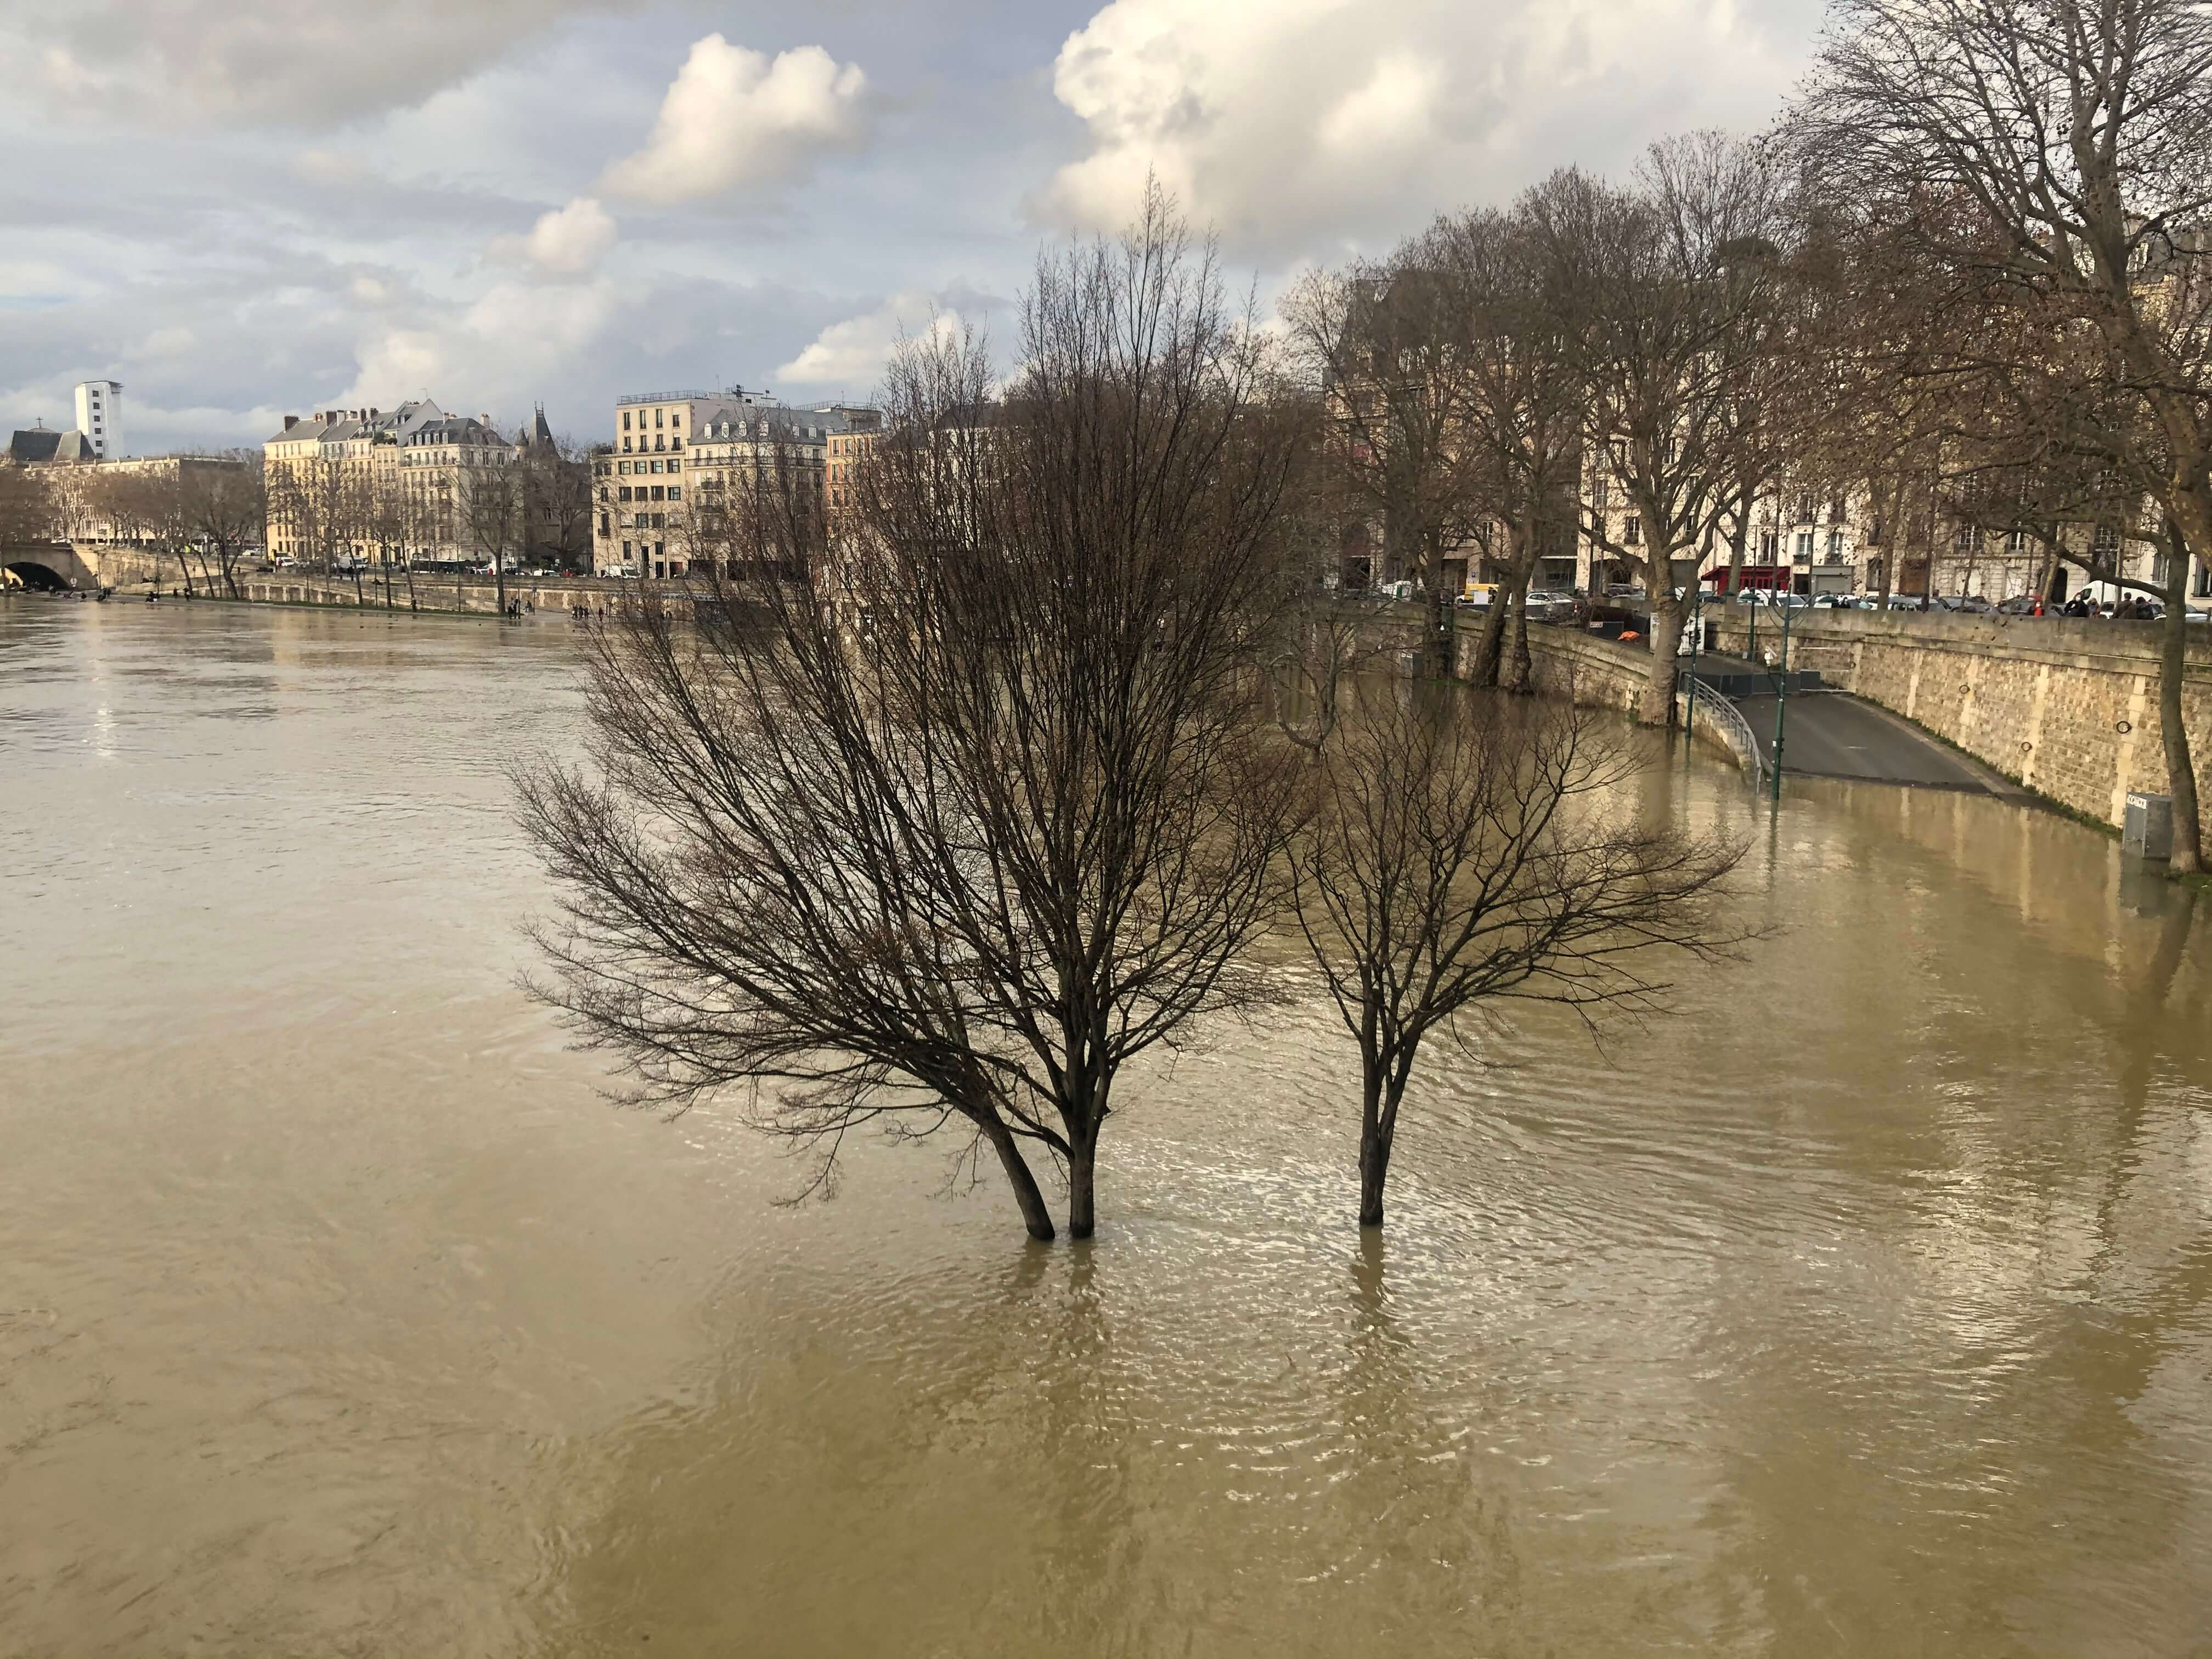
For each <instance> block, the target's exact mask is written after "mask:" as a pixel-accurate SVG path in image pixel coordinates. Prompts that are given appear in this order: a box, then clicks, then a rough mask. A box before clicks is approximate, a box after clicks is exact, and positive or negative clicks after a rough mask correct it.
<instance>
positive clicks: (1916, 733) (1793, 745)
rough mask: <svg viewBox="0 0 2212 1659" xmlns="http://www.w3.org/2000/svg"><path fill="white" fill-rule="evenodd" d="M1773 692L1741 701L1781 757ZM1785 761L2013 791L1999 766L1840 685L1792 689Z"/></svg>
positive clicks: (1832, 772) (1766, 748) (1897, 779)
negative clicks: (1836, 688)
mask: <svg viewBox="0 0 2212 1659" xmlns="http://www.w3.org/2000/svg"><path fill="white" fill-rule="evenodd" d="M1774 702H1775V700H1774V698H1773V697H1772V696H1756V697H1743V698H1740V699H1738V700H1737V702H1736V707H1737V708H1740V709H1741V710H1742V711H1743V718H1744V720H1745V721H1746V722H1747V724H1748V725H1749V726H1750V727H1751V731H1752V735H1753V737H1755V738H1758V739H1759V759H1760V760H1761V761H1762V762H1764V763H1765V764H1766V765H1768V766H1770V767H1771V766H1772V765H1773V763H1774ZM1782 769H1783V770H1784V772H1802V773H1806V774H1808V775H1813V776H1815V777H1828V778H1861V779H1866V780H1869V781H1875V782H1880V783H1907V784H1917V785H1920V786H1922V787H1927V788H1936V789H1970V790H1975V791H1978V792H1981V793H1990V794H2002V793H2011V786H2009V785H2008V784H2007V783H2006V782H2005V781H2004V780H2003V779H2002V777H2000V776H1999V775H1997V774H1996V773H1995V772H1992V771H1990V769H1988V768H1987V767H1985V766H1983V765H1981V764H1980V763H1978V762H1975V761H1972V760H1969V759H1968V758H1967V757H1966V756H1964V755H1961V754H1960V753H1959V752H1958V750H1954V749H1951V748H1948V747H1947V746H1946V745H1944V744H1940V743H1938V742H1936V739H1935V738H1931V737H1929V736H1928V735H1927V734H1926V733H1925V732H1922V731H1920V730H1919V729H1918V728H1917V727H1916V726H1912V725H1911V724H1909V723H1908V722H1907V721H1905V720H1901V719H1899V717H1898V716H1896V715H1894V714H1891V713H1889V711H1888V710H1887V709H1884V708H1876V707H1875V705H1874V704H1872V703H1870V702H1862V701H1861V700H1860V699H1858V698H1857V697H1854V696H1847V695H1846V694H1844V692H1841V691H1808V692H1803V693H1793V694H1792V695H1791V696H1790V708H1789V723H1788V726H1786V727H1785V729H1784V737H1783V744H1782Z"/></svg>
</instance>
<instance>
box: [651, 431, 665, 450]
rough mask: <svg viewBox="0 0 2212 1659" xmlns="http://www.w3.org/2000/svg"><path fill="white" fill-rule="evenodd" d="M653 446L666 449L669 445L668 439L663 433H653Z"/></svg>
mask: <svg viewBox="0 0 2212 1659" xmlns="http://www.w3.org/2000/svg"><path fill="white" fill-rule="evenodd" d="M653 447H654V448H655V449H665V448H667V447H668V440H667V439H666V438H665V436H663V435H661V434H659V433H658V432H656V433H654V434H653Z"/></svg>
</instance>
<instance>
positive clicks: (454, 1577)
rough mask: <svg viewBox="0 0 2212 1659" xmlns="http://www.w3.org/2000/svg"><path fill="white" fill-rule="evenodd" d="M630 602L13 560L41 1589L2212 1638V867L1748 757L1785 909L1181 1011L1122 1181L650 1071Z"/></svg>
mask: <svg viewBox="0 0 2212 1659" xmlns="http://www.w3.org/2000/svg"><path fill="white" fill-rule="evenodd" d="M567 628H568V624H567V623H565V622H562V623H539V624H537V625H534V626H527V627H520V628H517V627H507V628H502V627H501V626H500V625H499V624H497V623H493V622H490V621H489V620H485V621H480V622H468V621H463V620H459V619H445V618H441V619H435V620H431V619H424V620H420V621H414V620H409V619H405V618H386V617H374V616H371V617H347V616H343V615H340V614H329V613H325V614H316V613H313V612H307V611H274V610H258V609H248V608H246V607H227V606H215V605H204V606H200V607H196V608H191V609H185V608H184V607H181V606H168V605H164V606H161V607H158V608H156V607H150V606H125V605H105V606H93V605H68V604H62V603H58V602H54V601H37V602H22V601H19V602H15V604H14V605H12V606H11V607H9V608H6V609H0V869H4V872H5V873H4V886H0V1653H4V1654H7V1655H9V1656H76V1655H102V1656H142V1655H143V1656H155V1655H161V1656H167V1655H174V1654H190V1653H206V1654H224V1655H228V1654H254V1655H264V1654H302V1655H307V1654H314V1655H325V1654H343V1655H372V1654H374V1655H385V1654H394V1655H400V1654H404V1655H409V1656H430V1655H455V1656H460V1655H468V1656H480V1655H546V1656H553V1655H562V1656H566V1655H602V1654H617V1653H621V1654H634V1653H639V1652H650V1653H654V1654H674V1655H689V1654H702V1655H778V1656H781V1655H801V1656H806V1655H837V1656H849V1655H874V1654H884V1655H898V1656H975V1655H986V1656H987V1655H998V1654H1007V1655H1012V1654H1024V1655H1026V1654H1031V1653H1036V1652H1039V1651H1050V1652H1054V1653H1056V1654H1060V1655H1066V1656H1091V1655H1129V1656H1139V1655H1142V1656H1152V1655H1191V1656H1208V1655H1216V1654H1222V1655H1235V1654H1247V1653H1250V1654H1261V1653H1264V1654H1267V1655H1270V1656H1283V1655H1298V1656H1303V1655H1316V1656H1320V1655H1331V1656H1334V1655H1354V1654H1369V1653H1373V1654H1389V1655H1392V1656H1431V1655H1435V1656H1444V1655H1451V1656H1523V1655H1528V1656H1535V1655H1558V1656H1580V1655H1593V1656H1616V1655H1637V1654H1647V1653H1648V1654H1658V1653H1690V1654H1699V1655H1705V1654H1723V1655H1738V1654H1742V1655H1751V1654H1758V1655H1770V1654H1771V1655H1777V1656H1788V1659H1796V1656H1804V1655H1866V1656H1882V1659H1890V1656H1900V1655H1920V1654H1926V1655H1942V1656H1998V1655H2003V1656H2015V1655H2036V1656H2041V1655H2049V1656H2062V1655H2063V1656H2069V1659H2078V1656H2135V1655H2143V1656H2154V1655H2155V1656H2169V1655H2185V1654H2203V1653H2206V1652H2208V1651H2212V1647H2208V1644H2212V1019H2208V1014H2212V898H2208V899H2205V900H2202V901H2198V900H2195V899H2194V898H2193V896H2192V895H2191V894H2190V893H2188V892H2187V891H2176V890H2170V889H2169V888H2168V887H2167V886H2166V884H2162V883H2160V882H2158V881H2156V880H2155V879H2150V878H2143V877H2142V876H2141V875H2140V874H2139V873H2136V872H2131V871H2130V869H2129V868H2128V867H2127V866H2124V864H2123V862H2122V860H2121V858H2120V855H2119V854H2118V849H2117V848H2116V847H2115V846H2114V845H2113V843H2112V842H2108V841H2106V839H2104V838H2102V837H2100V836H2097V835H2094V834H2093V833H2091V832H2089V831H2087V830H2085V829H2081V828H2079V827H2078V826H2075V825H2073V824H2070V823H2066V822H2064V821H2063V820H2060V819H2058V818H2057V817H2051V816H2048V815H2045V814H2041V813H2038V812H2034V811H2027V810H2023V809H2021V808H2020V807H2018V806H2016V805H2010V804H2008V803H2004V802H2000V801H1996V800H1992V799H1986V798H1982V797H1977V796H1970V795H1964V794H1952V793H1913V792H1906V791H1903V790H1899V789H1894V788H1887V787H1880V786H1873V785H1863V786H1852V785H1846V784H1838V783H1828V784H1823V783H1815V782H1796V781H1793V782H1792V784H1791V786H1790V798H1789V799H1786V800H1785V801H1784V805H1783V808H1782V811H1781V813H1780V815H1779V817H1778V820H1775V821H1771V822H1770V821H1769V820H1768V819H1767V817H1765V813H1764V811H1763V808H1761V807H1759V806H1756V805H1754V804H1753V802H1752V801H1751V800H1750V799H1748V798H1747V793H1746V791H1745V789H1744V787H1743V785H1742V783H1741V781H1740V780H1738V779H1737V778H1736V777H1735V775H1733V774H1732V773H1729V772H1727V771H1725V770H1723V769H1719V768H1717V767H1714V766H1710V765H1708V764H1706V763H1704V762H1702V761H1700V762H1698V763H1695V764H1694V765H1692V766H1690V767H1688V768H1686V769H1684V768H1681V767H1680V763H1678V768H1677V769H1676V770H1675V771H1674V773H1672V774H1670V775H1669V776H1668V781H1666V782H1664V783H1663V784H1662V785H1660V786H1657V787H1659V788H1660V790H1661V792H1662V795H1661V801H1662V806H1663V807H1664V809H1665V810H1670V811H1679V812H1680V813H1682V814H1684V815H1685V816H1686V817H1689V818H1692V819H1694V820H1700V821H1702V820H1705V819H1710V818H1712V817H1720V818H1722V819H1723V820H1725V821H1727V822H1729V823H1735V824H1738V825H1740V826H1741V828H1743V829H1745V830H1747V832H1750V833H1752V834H1753V836H1754V850H1753V854H1752V857H1751V859H1750V860H1749V862H1748V865H1747V869H1746V871H1745V873H1744V876H1743V878H1742V882H1741V888H1742V891H1741V897H1740V899H1739V900H1738V902H1739V903H1740V905H1741V910H1742V913H1743V915H1744V916H1745V918H1746V919H1755V920H1758V921H1763V922H1766V923H1771V925H1772V926H1773V927H1774V929H1775V931H1774V932H1773V933H1772V934H1771V937H1769V938H1768V939H1765V940H1764V941H1762V942H1761V943H1759V945H1756V946H1754V947H1753V950H1752V951H1751V952H1750V954H1749V956H1748V957H1747V960H1745V961H1744V962H1742V963H1740V964H1736V965H1733V966H1729V967H1727V968H1724V969H1720V970H1717V971H1715V972H1712V973H1710V974H1700V975H1698V976H1696V978H1695V979H1694V980H1693V981H1692V982H1691V983H1688V984H1686V986H1685V987H1683V989H1682V991H1681V993H1680V1005H1681V1007H1682V1010H1683V1012H1682V1015H1681V1017H1680V1018H1677V1019H1674V1020H1673V1021H1671V1022H1668V1023H1665V1024H1659V1025H1656V1026H1654V1027H1652V1028H1651V1029H1650V1030H1645V1031H1640V1032H1639V1031H1636V1030H1619V1031H1614V1032H1612V1033H1610V1034H1609V1036H1608V1040H1607V1044H1606V1047H1605V1048H1604V1050H1603V1051H1601V1050H1600V1049H1599V1048H1595V1047H1594V1046H1593V1045H1592V1043H1591V1042H1589V1039H1588V1038H1587V1037H1585V1036H1583V1034H1582V1033H1581V1032H1580V1030H1579V1029H1578V1028H1575V1027H1572V1026H1571V1025H1570V1024H1566V1023H1565V1022H1562V1021H1560V1020H1558V1019H1554V1018H1547V1017H1545V1016H1544V1015H1543V1013H1542V1012H1541V1011H1538V1012H1533V1013H1527V1012H1524V1013H1522V1014H1521V1015H1518V1016H1516V1018H1515V1020H1514V1021H1513V1023H1512V1024H1511V1025H1510V1027H1509V1028H1508V1029H1507V1030H1504V1031H1502V1032H1501V1033H1499V1034H1498V1036H1497V1037H1496V1038H1495V1039H1494V1040H1493V1041H1492V1042H1489V1043H1488V1044H1487V1046H1486V1049H1485V1051H1484V1054H1483V1055H1482V1058H1481V1060H1480V1063H1477V1062H1475V1061H1474V1060H1468V1059H1465V1058H1461V1057H1458V1056H1455V1055H1454V1056H1443V1057H1439V1060H1438V1061H1437V1064H1436V1065H1435V1066H1434V1067H1433V1068H1432V1069H1431V1071H1430V1072H1429V1073H1427V1074H1426V1076H1425V1078H1423V1079H1419V1080H1418V1081H1417V1084H1416V1090H1415V1097H1414V1099H1413V1101H1412V1102H1410V1103H1409V1105H1408V1117H1407V1122H1406V1123H1405V1125H1404V1127H1402V1128H1401V1134H1400V1138H1399V1151H1398V1155H1397V1160H1396V1167H1395V1170H1394V1178H1393V1183H1392V1204H1391V1212H1390V1213H1391V1221H1390V1225H1389V1229H1388V1231H1387V1235H1386V1236H1385V1237H1383V1238H1382V1239H1381V1240H1379V1241H1376V1240H1374V1239H1372V1238H1369V1239H1363V1238H1362V1237H1360V1236H1359V1233H1358V1230H1357V1229H1356V1228H1355V1227H1354V1226H1352V1225H1351V1218H1352V1206H1353V1200H1354V1196H1355V1194H1354V1189H1353V1176H1352V1158H1353V1148H1354V1133H1353V1131H1354V1113H1353V1096H1352V1093H1351V1091H1350V1088H1349V1079H1350V1078H1351V1076H1352V1069H1351V1067H1350V1066H1349V1064H1348V1061H1347V1056H1346V1054H1345V1053H1344V1051H1343V1048H1342V1044H1341V1042H1340V1040H1339V1039H1338V1038H1337V1037H1336V1036H1334V1034H1333V1033H1332V1031H1331V1029H1330V1027H1329V1025H1328V1023H1327V1021H1326V1020H1324V1019H1323V1018H1322V1016H1321V1015H1320V1014H1319V1012H1317V1011H1309V1012H1304V1013H1300V1012H1291V1013H1288V1014H1285V1015H1280V1016H1278V1017H1275V1018H1271V1019H1270V1020H1269V1022H1268V1023H1267V1026H1266V1027H1265V1029H1263V1030H1255V1031H1243V1030H1231V1031H1229V1032H1226V1033H1225V1034H1223V1035H1222V1036H1221V1037H1220V1039H1219V1040H1218V1042H1216V1043H1215V1044H1213V1045H1212V1047H1211V1048H1209V1049H1208V1050H1207V1051H1206V1052H1203V1053H1200V1054H1190V1055H1186V1056H1183V1057H1182V1058H1181V1059H1180V1060H1178V1061H1177V1063H1176V1065H1175V1066H1174V1067H1173V1068H1172V1069H1160V1070H1157V1071H1154V1072H1152V1073H1147V1074H1146V1077H1145V1078H1144V1079H1142V1081H1141V1084H1140V1085H1135V1086H1132V1087H1130V1088H1129V1089H1128V1090H1127V1098H1126V1105H1125V1109H1124V1111H1123V1113H1122V1115H1121V1116H1120V1117H1118V1118H1117V1119H1116V1121H1115V1124H1114V1125H1113V1127H1112V1128H1111V1129H1110V1130H1109V1136H1108V1140H1107V1143H1106V1150H1105V1163H1104V1164H1103V1167H1102V1173H1101V1197H1100V1209H1101V1226H1100V1231H1099V1236H1098V1238H1097V1242H1096V1243H1095V1244H1094V1245H1091V1246H1090V1247H1074V1246H1070V1245H1068V1244H1066V1243H1060V1244H1059V1245H1056V1246H1051V1247H1034V1246H1030V1245H1028V1244H1027V1243H1025V1242H1024V1239H1023V1237H1022V1236H1021V1233H1020V1231H1019V1228H1018V1223H1017V1221H1016V1218H1015V1217H1014V1215H1013V1212H1012V1206H1011V1205H1010V1204H1009V1203H1008V1201H1007V1200H1006V1197H1005V1195H1004V1194H1003V1192H1002V1191H1001V1190H1000V1189H999V1188H997V1187H995V1186H986V1187H984V1188H981V1189H979V1190H977V1191H975V1192H973V1193H965V1192H957V1191H956V1192H948V1191H947V1190H946V1182H947V1169H946V1165H945V1161H944V1159H943V1158H941V1157H940V1156H939V1154H938V1153H936V1152H933V1151H932V1150H930V1149H928V1148H914V1147H905V1148H890V1147H873V1146H871V1147H867V1148H864V1149H862V1151H861V1152H860V1153H859V1154H858V1155H857V1156H856V1157H855V1158H854V1161H853V1163H852V1164H851V1166H850V1168H849V1170H848V1174H847V1176H846V1179H845V1182H844V1184H843V1187H842V1190H841V1192H840V1193H839V1194H838V1195H837V1196H836V1198H835V1199H834V1200H831V1201H829V1202H826V1203H810V1204H806V1205H803V1206H798V1207H784V1206H779V1205H778V1204H777V1203H776V1201H775V1200H777V1199H778V1198H780V1197H781V1196H783V1195H785V1194H788V1193H790V1192H791V1191H792V1190H793V1188H794V1186H795V1185H796V1184H797V1182H798V1180H799V1174H800V1171H799V1169H798V1168H797V1167H796V1166H794V1165H793V1164H790V1163H788V1162H787V1161H786V1160H784V1159H783V1158H781V1156H780V1154H779V1153H778V1152H776V1151H775V1149H773V1148H771V1147H769V1146H766V1145H764V1144H763V1143H762V1142H760V1141H759V1140H757V1139H752V1138H750V1137H749V1136H748V1135H747V1134H746V1133H744V1132H743V1131H742V1130H740V1129H739V1128H738V1127H737V1126H736V1125H735V1124H734V1123H732V1121H728V1120H727V1119H726V1118H725V1117H720V1116H718V1115H716V1114H714V1112H712V1111H705V1110H702V1111H700V1112H697V1113H695V1114H693V1115H690V1116H689V1117H686V1118H684V1119H683V1120H681V1121H677V1122H673V1123H671V1122H666V1121H661V1120H660V1119H659V1118H658V1117H655V1116H653V1115H641V1114H637V1113H634V1112H629V1111H625V1110H623V1109H617V1108H616V1107H613V1106H611V1105H609V1104H607V1103H605V1101H603V1100H602V1099H601V1098H600V1097H599V1096H598V1095H597V1093H596V1092H595V1091H596V1089H597V1087H598V1085H599V1082H600V1075H599V1073H600V1068H601V1064H602V1062H601V1061H600V1060H599V1057H597V1056H593V1055H590V1054H576V1053H573V1052H570V1051H568V1049H567V1048H565V1047H564V1046H563V1040H562V1036H561V1034H560V1033H559V1031H558V1030H557V1029H556V1027H555V1026H554V1025H553V1024H552V1023H551V1022H550V1019H549V1018H548V1016H547V1015H546V1014H545V1013H544V1012H543V1011H542V1010H540V1009H538V1008H537V1007H535V1006H532V1004H530V1003H529V1002H527V1001H526V1000H525V999H524V998H523V997H522V996H521V995H520V993H519V992H518V991H517V990H516V989H515V987H514V984H513V976H514V975H515V974H516V972H517V971H518V969H520V968H521V967H523V966H524V965H525V964H526V961H527V948H526V945H524V944H523V942H522V941H521V939H520V937H519V934H518V931H517V930H518V928H519V927H520V925H521V924H522V923H523V922H525V921H526V920H527V919H528V918H530V917H531V916H532V915H535V914H538V913H541V912H542V911H543V910H544V907H545V905H546V902H547V895H546V893H545V891H544V888H543V886H542V884H541V882H540V879H539V878H538V875H537V873H536V872H535V870H534V867H533V866H532V862H531V860H530V858H529V856H528V854H526V851H525V849H524V848H522V846H521V844H520V840H519V837H518V836H517V834H516V831H515V829H514V828H513V824H512V822H511V820H510V817H509V815H508V810H507V788H506V785H505V782H504V781H503V776H502V769H503V768H504V767H506V766H507V764H508V763H510V762H511V761H513V759H515V758H516V757H520V756H526V755H529V754H532V753H539V752H547V751H551V752H560V751H562V750H568V749H571V748H573V746H574V742H575V739H576V736H577V732H578V730H579V697H578V693H577V691H576V689H575V685H574V657H573V653H572V647H571V646H570V643H569V641H568V640H567V638H566V637H565V634H566V630H567Z"/></svg>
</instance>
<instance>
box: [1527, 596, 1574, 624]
mask: <svg viewBox="0 0 2212 1659" xmlns="http://www.w3.org/2000/svg"><path fill="white" fill-rule="evenodd" d="M1574 614H1575V596H1574V595H1573V594H1571V593H1562V592H1559V591H1558V590H1556V589H1553V588H1531V589H1530V590H1529V591H1528V620H1529V621H1530V622H1539V623H1561V622H1565V621H1568V620H1569V619H1570V618H1571V617H1573V616H1574Z"/></svg>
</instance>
